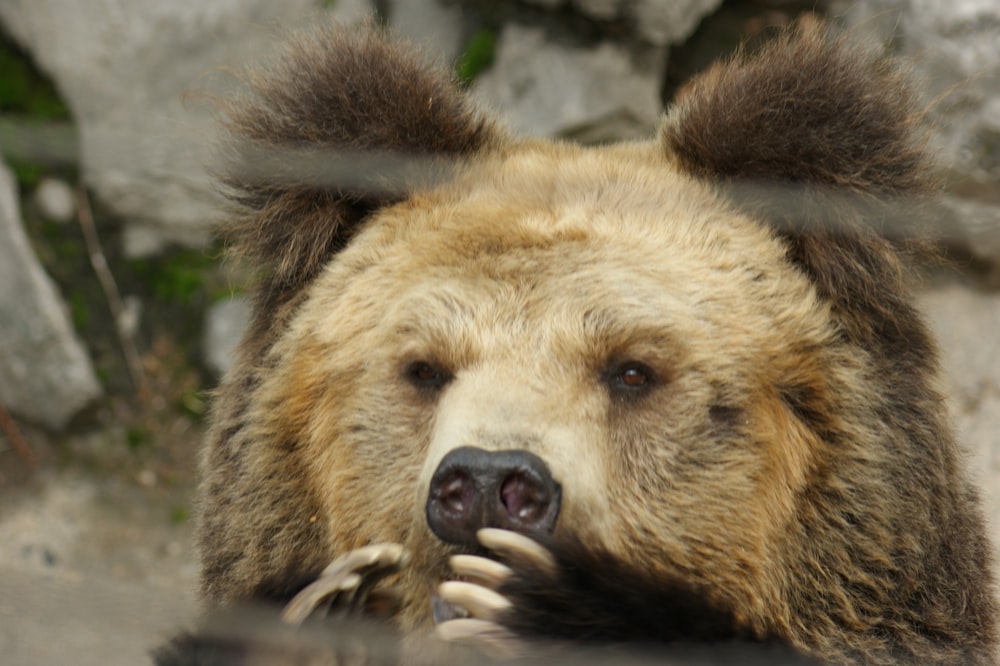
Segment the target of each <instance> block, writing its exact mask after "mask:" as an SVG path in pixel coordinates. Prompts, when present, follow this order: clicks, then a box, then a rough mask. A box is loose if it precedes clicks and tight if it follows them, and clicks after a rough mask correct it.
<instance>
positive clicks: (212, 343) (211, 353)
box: [202, 296, 250, 377]
mask: <svg viewBox="0 0 1000 666" xmlns="http://www.w3.org/2000/svg"><path fill="white" fill-rule="evenodd" d="M249 320H250V303H249V301H247V299H246V298H243V297H241V296H234V297H233V298H229V299H226V300H224V301H219V302H218V303H214V304H213V305H212V307H210V308H209V309H208V312H207V313H206V314H205V332H204V338H203V340H202V357H203V360H204V362H205V365H206V366H207V367H208V369H209V370H211V371H212V372H214V373H215V374H216V376H220V377H221V376H222V375H224V374H225V373H226V371H227V370H228V369H229V367H230V366H231V365H232V364H233V350H234V349H235V347H236V343H237V342H239V341H240V338H241V337H242V335H243V331H244V330H246V327H247V322H248V321H249Z"/></svg>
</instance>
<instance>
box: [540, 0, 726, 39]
mask: <svg viewBox="0 0 1000 666" xmlns="http://www.w3.org/2000/svg"><path fill="white" fill-rule="evenodd" d="M529 2H531V4H534V5H538V6H540V7H544V8H546V9H556V8H558V7H561V6H564V5H572V6H573V7H574V8H575V9H576V10H577V11H579V12H580V13H581V14H583V15H585V16H588V17H590V18H592V19H596V20H599V21H610V20H624V21H626V22H627V23H629V24H630V25H631V26H632V27H633V29H634V30H635V33H636V34H637V35H638V36H639V37H641V38H642V39H643V40H645V41H647V42H649V43H650V44H654V45H656V46H668V45H671V44H677V43H679V42H682V41H684V40H685V39H687V38H688V37H689V36H690V35H691V33H692V32H694V29H695V28H696V27H698V23H699V22H700V21H701V19H703V18H704V17H705V16H707V15H708V14H711V13H712V12H714V11H715V10H716V9H718V8H719V5H721V4H722V0H529Z"/></svg>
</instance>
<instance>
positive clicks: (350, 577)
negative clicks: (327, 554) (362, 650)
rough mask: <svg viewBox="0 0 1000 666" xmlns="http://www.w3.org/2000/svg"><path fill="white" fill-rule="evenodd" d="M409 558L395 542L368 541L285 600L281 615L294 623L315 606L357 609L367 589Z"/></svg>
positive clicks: (303, 619)
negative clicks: (292, 596) (290, 598)
mask: <svg viewBox="0 0 1000 666" xmlns="http://www.w3.org/2000/svg"><path fill="white" fill-rule="evenodd" d="M409 557H410V556H409V553H408V552H407V551H406V549H405V548H403V547H402V546H400V545H399V544H395V543H379V544H372V545H370V546H363V547H361V548H357V549H355V550H352V551H350V552H348V553H345V554H344V555H341V556H340V557H338V558H336V559H335V560H334V561H333V562H331V563H330V564H329V565H328V566H327V567H326V569H324V570H323V573H321V574H320V575H319V577H318V578H317V579H316V580H314V581H313V582H312V583H310V584H309V585H307V586H306V587H304V588H302V590H301V591H299V593H298V594H296V595H295V597H294V598H293V599H292V600H291V601H290V602H288V605H287V606H285V609H284V611H283V612H282V614H281V618H282V620H283V621H284V622H285V623H286V624H290V625H293V626H298V625H300V624H302V623H303V622H304V621H305V620H306V618H308V617H309V616H310V615H312V614H313V613H314V612H316V611H317V610H318V609H324V610H325V609H328V608H329V607H331V606H333V605H338V606H340V605H342V606H346V607H348V608H359V607H360V606H362V605H364V604H365V602H366V601H367V599H368V596H369V592H370V591H371V588H372V587H373V586H374V585H375V584H376V583H377V582H378V581H379V580H381V579H382V578H384V577H385V576H387V575H389V574H391V573H395V572H396V571H399V570H400V569H401V568H403V567H404V566H406V563H407V562H408V561H409Z"/></svg>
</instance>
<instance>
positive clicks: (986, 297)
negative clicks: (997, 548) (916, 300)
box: [920, 285, 1000, 534]
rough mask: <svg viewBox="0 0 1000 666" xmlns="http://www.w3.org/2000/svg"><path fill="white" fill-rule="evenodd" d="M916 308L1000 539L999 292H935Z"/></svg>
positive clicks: (953, 288) (927, 294)
mask: <svg viewBox="0 0 1000 666" xmlns="http://www.w3.org/2000/svg"><path fill="white" fill-rule="evenodd" d="M920 305H921V307H922V309H923V310H924V312H925V313H926V314H927V315H928V319H929V323H930V325H931V327H932V328H933V330H934V332H935V333H936V334H937V336H938V340H939V342H940V343H941V361H942V364H943V366H944V370H945V395H946V396H947V401H948V407H949V410H950V411H951V414H952V418H953V419H954V421H955V426H956V428H957V430H958V435H959V439H960V440H961V442H962V443H963V444H964V445H965V446H966V447H967V449H968V451H969V453H970V455H971V458H972V461H973V463H974V467H973V469H974V473H975V474H976V475H978V477H979V481H980V482H981V485H982V487H983V488H984V489H985V495H986V501H987V512H988V515H989V517H990V519H991V520H992V521H993V526H994V533H996V534H1000V483H998V479H1000V437H998V434H1000V293H995V292H994V293H982V292H975V291H972V290H970V289H966V288H963V287H961V286H959V285H946V286H939V287H935V288H933V289H931V290H928V291H927V292H925V293H923V294H921V295H920Z"/></svg>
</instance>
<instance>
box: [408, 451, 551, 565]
mask: <svg viewBox="0 0 1000 666" xmlns="http://www.w3.org/2000/svg"><path fill="white" fill-rule="evenodd" d="M561 496H562V488H560V486H559V484H558V483H556V481H555V479H553V478H552V473H551V472H549V468H548V465H546V464H545V461H544V460H542V459H541V458H539V457H538V456H536V455H535V454H533V453H530V452H528V451H520V450H512V451H484V450H483V449H477V448H475V447H471V446H463V447H461V448H458V449H455V450H454V451H452V452H450V453H449V454H448V455H446V456H445V457H444V459H443V460H442V461H441V464H440V465H438V468H437V470H436V471H435V472H434V476H433V478H431V487H430V493H429V494H428V496H427V524H428V525H430V528H431V530H432V531H433V532H434V534H436V535H437V536H438V537H439V538H440V539H441V540H442V541H446V542H448V543H454V544H463V545H469V546H474V545H476V531H477V530H479V528H481V527H501V528H504V529H508V530H513V531H515V532H521V533H528V534H530V533H532V532H535V533H537V532H551V531H552V529H553V528H554V527H555V525H556V518H557V517H558V516H559V502H560V499H561Z"/></svg>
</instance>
